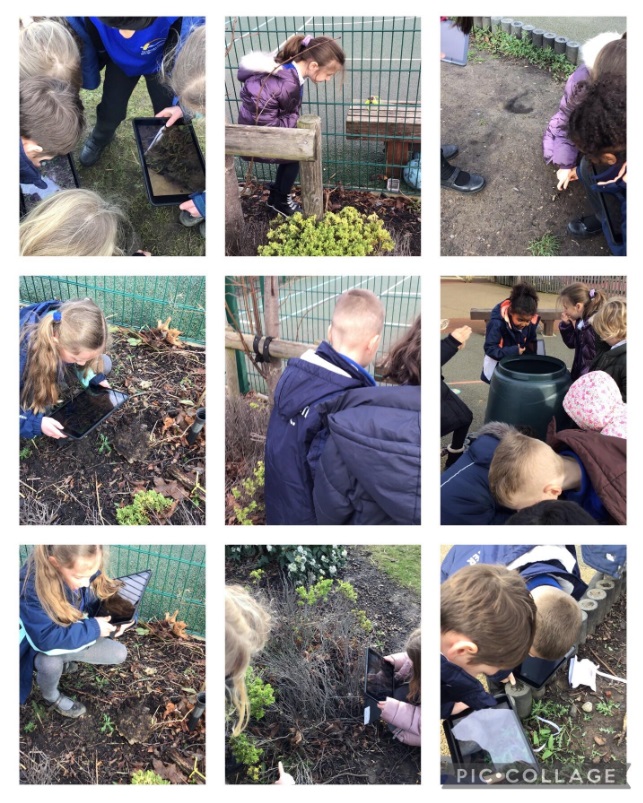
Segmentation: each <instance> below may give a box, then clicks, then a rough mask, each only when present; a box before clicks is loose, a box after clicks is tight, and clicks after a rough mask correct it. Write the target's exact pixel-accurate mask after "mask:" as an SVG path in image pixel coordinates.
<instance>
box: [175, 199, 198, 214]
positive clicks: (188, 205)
mask: <svg viewBox="0 0 643 803" xmlns="http://www.w3.org/2000/svg"><path fill="white" fill-rule="evenodd" d="M179 209H184V210H185V211H186V212H189V213H190V214H191V215H192V217H201V214H200V212H199V210H198V209H197V208H196V204H195V203H194V201H183V203H182V204H179Z"/></svg>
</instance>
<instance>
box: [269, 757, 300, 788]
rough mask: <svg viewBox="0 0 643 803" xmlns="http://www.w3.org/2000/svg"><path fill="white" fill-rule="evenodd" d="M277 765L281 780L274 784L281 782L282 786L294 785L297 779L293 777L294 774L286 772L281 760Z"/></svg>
mask: <svg viewBox="0 0 643 803" xmlns="http://www.w3.org/2000/svg"><path fill="white" fill-rule="evenodd" d="M277 767H278V768H279V780H278V781H275V783H274V786H276V785H277V784H281V785H282V786H292V785H293V784H295V779H294V778H293V777H292V775H289V774H288V773H287V772H284V765H283V764H282V763H281V761H280V762H279V764H277Z"/></svg>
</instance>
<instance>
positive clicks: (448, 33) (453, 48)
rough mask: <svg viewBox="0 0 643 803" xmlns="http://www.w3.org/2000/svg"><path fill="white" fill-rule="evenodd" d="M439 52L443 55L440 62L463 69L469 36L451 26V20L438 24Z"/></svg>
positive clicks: (467, 51)
mask: <svg viewBox="0 0 643 803" xmlns="http://www.w3.org/2000/svg"><path fill="white" fill-rule="evenodd" d="M440 51H441V52H442V53H443V54H444V58H443V59H442V61H448V62H449V64H457V65H458V66H460V67H464V65H465V64H466V63H467V56H468V53H469V34H464V33H462V31H461V30H460V29H459V28H456V26H455V25H454V24H453V20H442V21H441V22H440Z"/></svg>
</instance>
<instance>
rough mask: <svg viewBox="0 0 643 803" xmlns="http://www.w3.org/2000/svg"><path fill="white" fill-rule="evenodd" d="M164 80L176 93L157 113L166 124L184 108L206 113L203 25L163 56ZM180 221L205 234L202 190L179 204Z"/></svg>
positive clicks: (180, 115) (172, 122) (203, 193)
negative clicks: (168, 103)
mask: <svg viewBox="0 0 643 803" xmlns="http://www.w3.org/2000/svg"><path fill="white" fill-rule="evenodd" d="M162 75H163V80H165V81H166V82H167V83H168V84H169V86H170V87H171V88H172V91H173V92H174V94H175V95H176V98H177V102H176V103H175V105H174V106H170V107H168V108H167V109H162V110H161V111H160V112H159V113H158V114H157V115H156V116H157V117H167V118H169V119H168V122H167V123H166V126H167V127H168V128H169V127H170V126H171V125H174V123H175V122H176V121H177V120H180V119H181V117H183V109H185V110H186V111H187V112H189V113H191V114H195V115H197V114H199V115H203V114H205V25H201V26H199V27H198V28H195V29H194V30H193V31H192V33H191V34H190V35H189V36H188V38H187V39H186V41H185V44H184V45H183V46H182V47H181V49H180V50H179V52H178V55H176V53H169V54H168V55H167V56H166V58H165V59H164V60H163V66H162ZM179 209H180V210H181V212H180V214H179V223H181V225H183V226H187V227H188V228H191V227H192V226H197V225H198V226H199V231H200V232H201V234H203V235H205V223H204V221H205V192H197V193H193V195H191V196H190V200H188V201H184V202H183V203H182V204H180V205H179Z"/></svg>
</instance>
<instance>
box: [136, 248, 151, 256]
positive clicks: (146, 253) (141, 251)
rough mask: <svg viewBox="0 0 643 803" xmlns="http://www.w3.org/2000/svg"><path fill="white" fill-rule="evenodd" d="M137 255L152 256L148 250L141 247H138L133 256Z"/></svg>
mask: <svg viewBox="0 0 643 803" xmlns="http://www.w3.org/2000/svg"><path fill="white" fill-rule="evenodd" d="M137 255H138V256H140V257H151V256H152V254H150V252H149V251H143V250H142V249H141V248H139V249H138V251H137V252H136V254H134V256H137Z"/></svg>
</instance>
